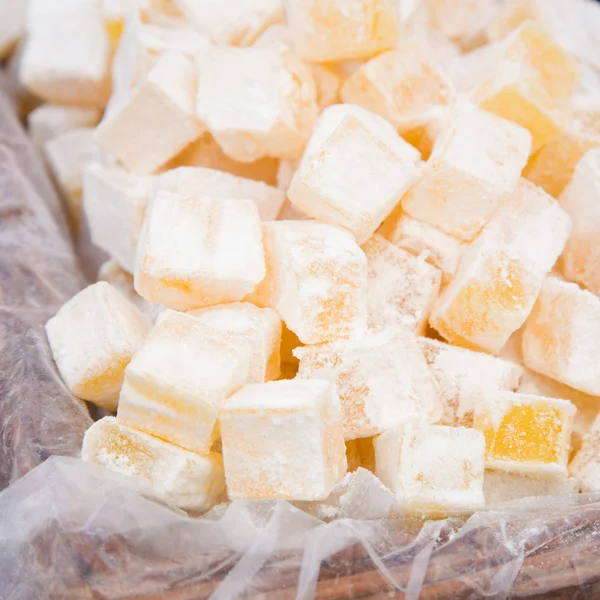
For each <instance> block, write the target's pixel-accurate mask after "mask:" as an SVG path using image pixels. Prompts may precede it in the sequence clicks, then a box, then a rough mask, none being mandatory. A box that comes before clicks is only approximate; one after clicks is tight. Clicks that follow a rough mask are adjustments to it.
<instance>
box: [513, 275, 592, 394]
mask: <svg viewBox="0 0 600 600" xmlns="http://www.w3.org/2000/svg"><path fill="white" fill-rule="evenodd" d="M599 335H600V298H598V296H595V295H594V294H591V293H590V292H588V291H586V290H582V289H581V288H580V287H579V286H578V285H577V284H575V283H569V282H567V281H562V280H560V279H558V278H557V277H549V278H548V279H546V282H545V283H544V286H543V288H542V290H541V293H540V295H539V298H538V300H537V302H536V304H535V307H534V309H533V311H532V312H531V315H530V316H529V318H528V319H527V322H526V324H525V329H524V331H523V340H522V348H523V359H524V362H525V366H527V367H528V368H530V369H532V370H533V371H536V372H538V373H541V374H542V375H546V376H547V377H550V378H552V379H555V380H556V381H559V382H560V383H564V384H566V385H568V386H571V387H573V388H575V389H577V390H580V391H582V392H585V393H586V394H590V395H593V396H599V395H600V344H599V343H598V340H599V337H598V336H599Z"/></svg>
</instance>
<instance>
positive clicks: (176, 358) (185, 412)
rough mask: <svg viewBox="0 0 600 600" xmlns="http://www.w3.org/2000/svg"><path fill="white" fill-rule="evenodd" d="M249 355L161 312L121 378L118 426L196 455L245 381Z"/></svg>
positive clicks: (223, 337)
mask: <svg viewBox="0 0 600 600" xmlns="http://www.w3.org/2000/svg"><path fill="white" fill-rule="evenodd" d="M249 364H250V353H249V351H248V347H247V345H245V344H244V343H243V341H242V342H241V343H240V342H239V341H236V340H235V339H233V338H232V336H228V335H227V334H225V333H222V332H220V331H218V330H216V329H214V328H212V327H209V326H208V325H205V324H204V323H202V322H200V321H199V320H198V319H196V318H194V317H192V316H190V315H185V314H183V313H177V312H175V311H172V310H167V311H165V312H164V313H163V314H162V315H161V316H160V317H159V318H158V320H157V322H156V325H155V326H154V328H153V329H152V331H151V332H150V335H149V336H148V339H147V340H146V343H145V344H144V345H143V346H142V347H141V348H140V349H139V351H138V352H137V354H136V355H135V358H134V360H133V361H132V362H131V363H130V364H129V368H128V369H127V371H126V373H125V381H124V383H123V389H122V390H121V397H120V400H119V411H118V414H117V417H118V419H119V421H120V422H121V423H123V424H124V425H128V426H129V427H133V428H134V429H138V430H140V431H144V432H145V433H148V434H151V435H155V436H156V437H159V438H161V439H163V440H166V441H168V442H171V443H172V444H176V445H177V446H181V447H182V448H186V449H187V450H190V451H192V452H199V453H200V454H203V453H207V452H209V451H210V449H211V447H212V445H213V442H214V441H215V438H216V437H217V431H216V430H215V425H216V422H217V416H218V413H219V410H220V409H221V407H222V405H223V403H224V402H225V399H226V398H227V397H228V396H229V395H231V394H232V393H233V392H235V391H237V390H238V389H239V388H240V387H241V386H242V385H244V384H245V383H246V382H247V381H248V377H249Z"/></svg>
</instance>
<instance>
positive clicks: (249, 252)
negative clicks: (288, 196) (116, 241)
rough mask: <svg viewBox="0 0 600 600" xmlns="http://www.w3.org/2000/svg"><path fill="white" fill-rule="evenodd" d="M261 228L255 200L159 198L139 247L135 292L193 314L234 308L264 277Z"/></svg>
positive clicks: (153, 204)
mask: <svg viewBox="0 0 600 600" xmlns="http://www.w3.org/2000/svg"><path fill="white" fill-rule="evenodd" d="M265 273H266V270H265V255H264V251H263V244H262V240H261V222H260V216H259V214H258V209H257V208H256V205H255V204H254V202H252V201H251V200H226V199H223V198H220V199H213V198H210V197H206V196H183V195H180V194H169V193H168V192H161V193H159V194H158V195H157V196H156V197H155V198H154V199H153V201H152V202H151V204H150V206H149V207H148V211H147V215H146V222H145V225H144V228H143V230H142V233H141V237H140V240H139V244H138V250H137V258H136V267H135V289H136V291H137V292H138V293H139V294H140V296H142V297H143V298H145V299H146V300H149V301H150V302H156V303H158V304H164V305H166V306H168V307H169V308H175V309H179V310H191V309H194V308H202V307H204V306H210V305H213V304H222V303H224V302H236V301H238V300H241V299H242V298H244V297H245V296H246V295H248V294H250V293H251V292H252V291H253V290H254V288H255V287H256V286H257V285H258V284H259V283H260V282H261V281H262V280H263V279H264V277H265Z"/></svg>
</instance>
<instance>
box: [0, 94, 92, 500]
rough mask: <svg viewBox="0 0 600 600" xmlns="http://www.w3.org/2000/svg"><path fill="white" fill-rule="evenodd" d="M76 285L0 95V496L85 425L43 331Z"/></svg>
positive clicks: (61, 224)
mask: <svg viewBox="0 0 600 600" xmlns="http://www.w3.org/2000/svg"><path fill="white" fill-rule="evenodd" d="M83 285H84V281H83V279H82V278H81V276H80V274H79V272H78V266H77V260H76V257H75V255H74V253H73V250H72V248H71V244H70V241H69V234H68V230H67V226H66V224H65V221H64V217H63V214H62V211H61V207H60V203H59V200H58V198H57V196H56V194H55V193H54V190H53V188H52V184H51V183H50V181H49V180H48V177H47V176H46V173H45V171H44V168H43V166H42V165H41V163H40V161H39V160H38V158H37V156H36V155H35V151H34V150H33V148H32V146H31V145H30V143H29V142H28V140H27V138H26V137H25V135H24V133H23V130H22V129H21V126H20V124H19V123H18V121H17V119H16V116H15V115H14V113H13V112H12V109H11V106H10V104H9V103H8V102H7V101H6V99H5V98H4V97H3V96H1V95H0V432H1V434H0V489H2V488H4V487H6V486H7V485H8V484H9V483H10V482H11V481H13V480H15V479H17V478H18V477H20V476H21V475H24V474H25V473H26V472H27V471H29V470H30V469H32V468H34V467H35V466H37V465H38V464H40V463H41V462H43V461H44V460H45V459H46V458H48V457H49V456H51V455H53V454H61V455H68V456H75V455H77V454H78V452H79V449H80V447H81V439H82V436H83V432H84V431H85V429H86V428H87V427H89V425H90V424H91V420H90V417H89V415H88V411H87V408H86V407H85V404H84V403H83V402H81V401H79V400H77V399H75V398H73V397H72V396H71V395H70V394H69V392H68V390H67V389H66V387H65V386H64V384H63V382H62V381H61V379H60V377H59V376H58V374H57V373H56V370H55V367H54V363H53V361H52V357H51V356H50V352H49V349H48V345H47V342H46V337H45V334H44V329H43V325H44V324H45V322H46V321H47V320H48V318H49V317H50V316H52V315H53V314H54V313H55V312H56V310H57V309H58V308H59V307H60V306H61V305H62V304H63V303H64V302H65V301H66V300H67V299H68V298H70V297H71V296H72V295H73V294H75V293H76V292H77V291H78V290H79V289H80V288H81V287H82V286H83Z"/></svg>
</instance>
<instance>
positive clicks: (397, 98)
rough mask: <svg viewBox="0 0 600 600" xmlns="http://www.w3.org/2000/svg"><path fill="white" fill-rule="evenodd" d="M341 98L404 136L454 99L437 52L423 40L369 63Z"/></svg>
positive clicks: (347, 84)
mask: <svg viewBox="0 0 600 600" xmlns="http://www.w3.org/2000/svg"><path fill="white" fill-rule="evenodd" d="M341 95H342V99H343V101H344V102H346V103H348V104H358V105H359V106H362V107H364V108H366V109H367V110H370V111H372V112H374V113H376V114H378V115H381V116H382V117H384V118H385V119H387V120H388V121H389V122H390V123H392V124H393V125H394V127H395V128H396V129H397V130H398V131H399V132H400V133H404V132H405V131H411V130H413V129H414V128H415V127H417V126H418V125H420V124H421V122H422V120H423V117H424V115H425V113H426V112H427V111H428V110H430V109H431V108H433V107H434V106H444V105H447V104H449V103H451V102H452V101H453V99H454V93H453V89H452V86H451V84H450V82H449V81H448V79H447V77H446V75H445V74H444V71H443V70H442V68H441V66H440V65H439V64H438V61H437V60H436V57H435V54H434V52H433V51H432V49H431V48H430V46H429V45H428V44H427V43H425V42H424V41H423V40H420V39H411V40H407V41H405V42H402V43H401V44H400V46H399V48H397V49H396V50H395V51H392V52H386V53H384V54H380V55H379V56H377V57H375V58H373V59H372V60H370V61H369V62H367V63H365V64H364V65H363V66H362V67H360V68H359V69H358V70H357V71H356V72H355V73H354V74H353V75H351V76H350V77H349V78H348V79H347V80H346V82H345V83H344V85H343V86H342V91H341Z"/></svg>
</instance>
